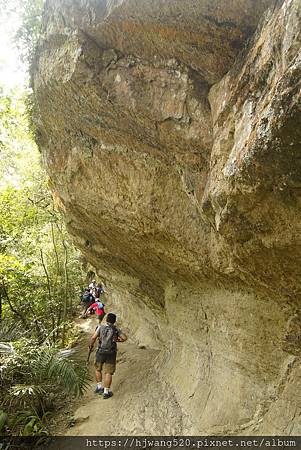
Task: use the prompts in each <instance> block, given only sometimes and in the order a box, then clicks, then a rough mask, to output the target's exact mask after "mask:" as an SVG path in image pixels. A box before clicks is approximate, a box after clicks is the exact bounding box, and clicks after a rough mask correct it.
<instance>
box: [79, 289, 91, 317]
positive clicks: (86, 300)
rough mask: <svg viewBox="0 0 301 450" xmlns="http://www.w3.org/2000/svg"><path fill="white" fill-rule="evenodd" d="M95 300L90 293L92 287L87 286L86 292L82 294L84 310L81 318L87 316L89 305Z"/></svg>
mask: <svg viewBox="0 0 301 450" xmlns="http://www.w3.org/2000/svg"><path fill="white" fill-rule="evenodd" d="M93 301H94V299H93V295H92V294H91V293H90V289H89V288H86V289H85V290H84V293H83V294H82V296H81V302H82V305H83V311H82V314H81V316H80V318H83V317H85V316H86V313H87V310H88V308H89V306H90V305H91V304H92V303H93Z"/></svg>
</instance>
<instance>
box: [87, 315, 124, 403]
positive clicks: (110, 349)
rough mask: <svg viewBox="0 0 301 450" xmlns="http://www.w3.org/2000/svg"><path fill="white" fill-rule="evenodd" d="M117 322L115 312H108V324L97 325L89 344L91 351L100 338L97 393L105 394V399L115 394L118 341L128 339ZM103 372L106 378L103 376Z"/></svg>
mask: <svg viewBox="0 0 301 450" xmlns="http://www.w3.org/2000/svg"><path fill="white" fill-rule="evenodd" d="M115 322H116V315H115V314H113V313H109V314H107V318H106V324H105V325H100V326H98V327H97V329H96V331H95V333H94V334H93V336H92V338H91V341H90V346H89V352H91V351H92V349H93V346H94V344H95V341H96V339H97V338H98V339H99V345H98V349H97V351H96V356H95V378H96V382H97V385H96V389H95V393H96V394H103V398H104V399H108V398H110V397H112V395H113V392H112V391H110V387H111V384H112V377H113V375H114V373H115V369H116V355H117V342H125V341H126V340H127V335H126V334H124V333H123V332H122V331H121V330H120V329H119V328H117V327H116V326H115ZM102 372H103V374H104V379H103V378H102Z"/></svg>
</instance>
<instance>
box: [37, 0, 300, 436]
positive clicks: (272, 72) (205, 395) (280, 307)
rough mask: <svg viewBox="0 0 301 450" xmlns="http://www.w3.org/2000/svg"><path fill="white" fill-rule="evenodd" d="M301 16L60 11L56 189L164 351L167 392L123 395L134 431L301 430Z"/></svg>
mask: <svg viewBox="0 0 301 450" xmlns="http://www.w3.org/2000/svg"><path fill="white" fill-rule="evenodd" d="M300 17H301V3H300V1H299V0H285V1H274V0H252V1H251V0H234V1H229V0H218V1H217V0H216V1H213V0H210V1H209V0H198V1H196V0H187V1H182V0H181V1H178V0H172V1H171V0H170V1H169V0H153V1H149V0H139V1H138V0H111V1H109V0H107V1H105V0H82V1H79V0H76V1H74V0H72V1H71V0H60V1H54V0H49V1H48V2H47V3H46V8H45V15H44V29H43V37H42V39H41V42H40V46H39V49H38V51H37V55H36V62H35V66H34V70H33V84H34V93H35V99H36V114H35V120H36V124H37V137H38V142H39V145H40V148H41V150H42V154H43V158H44V162H45V165H46V167H47V170H48V173H49V176H50V181H51V187H52V190H53V193H54V196H55V198H56V199H57V202H58V204H59V205H60V207H61V209H62V211H63V212H64V214H65V217H66V221H67V224H68V228H69V230H70V232H71V233H72V234H73V236H74V238H75V241H76V243H77V245H78V246H79V248H81V250H82V252H83V253H84V254H85V256H86V257H87V259H88V260H89V261H90V263H92V264H93V265H94V266H95V267H96V268H97V270H98V273H99V275H100V276H101V277H102V278H104V279H105V280H106V284H107V285H108V291H109V296H110V301H111V302H112V303H113V304H114V307H115V310H117V312H118V313H119V314H120V315H121V316H122V317H123V319H124V322H125V323H129V324H130V325H129V326H130V328H131V332H132V335H133V336H134V338H135V339H136V340H137V341H138V342H140V343H141V344H143V345H145V346H146V347H152V348H156V349H158V356H157V358H156V359H155V360H154V361H153V364H152V365H151V366H150V368H149V370H150V371H155V372H156V376H157V378H156V379H157V383H158V385H159V384H160V395H159V398H158V392H159V389H158V391H156V384H155V385H154V384H153V383H149V384H147V385H146V387H145V390H146V393H145V396H143V395H140V394H139V395H137V398H136V399H135V398H132V399H131V400H129V402H128V403H127V405H121V408H120V411H126V412H125V413H124V414H120V416H119V419H118V424H117V426H116V432H117V431H118V433H120V434H128V433H146V434H157V435H159V434H213V433H215V434H220V433H221V434H222V433H229V434H256V433H261V434H300V433H301V420H300V408H301V404H300V398H299V396H298V391H300V387H301V372H300V343H301V340H300V334H301V315H300V309H299V308H300V294H301V284H300V279H301V278H300V277H301V264H300V262H301V241H300V231H301V221H300V192H301V191H300V189H301V176H300V174H301V158H300V154H301V149H300V141H301V126H300V125H301V124H300V73H301V64H300V62H301V61H300V60H301V54H300V30H301V18H300ZM123 407H124V409H123ZM95 432H96V433H98V432H99V433H98V434H101V430H95Z"/></svg>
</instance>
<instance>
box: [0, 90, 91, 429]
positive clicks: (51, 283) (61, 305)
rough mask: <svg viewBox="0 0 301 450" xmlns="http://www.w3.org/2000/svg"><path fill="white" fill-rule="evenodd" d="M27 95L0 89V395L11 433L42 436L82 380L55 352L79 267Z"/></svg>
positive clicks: (66, 329) (66, 334)
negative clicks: (30, 118)
mask: <svg viewBox="0 0 301 450" xmlns="http://www.w3.org/2000/svg"><path fill="white" fill-rule="evenodd" d="M27 95H28V92H27V91H25V92H21V91H16V90H15V91H13V92H11V93H4V92H3V90H1V89H0V323H1V326H0V339H1V341H2V342H1V345H0V366H1V369H0V397H1V404H2V403H3V405H4V406H5V411H3V414H7V413H8V417H9V419H10V422H11V425H10V426H9V427H10V429H11V432H13V433H17V434H21V435H24V436H27V435H34V434H45V433H46V432H47V430H46V422H45V420H46V418H47V411H50V410H51V409H52V408H53V407H54V403H55V401H57V399H58V398H60V397H61V396H62V393H63V392H64V393H65V394H64V395H67V394H68V395H75V396H78V395H82V393H83V391H84V389H85V388H86V386H87V374H86V369H85V367H83V364H79V363H77V362H76V361H74V360H70V359H66V358H63V357H62V356H60V353H59V349H60V348H62V347H63V348H64V347H65V346H66V345H67V344H68V343H69V342H70V339H71V336H73V335H74V324H73V321H72V317H73V315H74V314H75V313H76V307H77V305H78V303H79V299H78V292H79V289H80V287H81V286H82V273H81V265H80V263H79V253H78V251H77V250H76V249H75V248H74V246H73V244H72V242H71V240H70V237H69V236H68V233H67V231H66V229H65V225H64V222H63V220H62V218H61V215H60V213H59V212H58V211H57V209H56V207H55V205H54V202H53V199H52V196H51V193H50V192H49V189H48V180H47V176H46V174H45V172H44V170H43V169H42V167H41V164H40V154H39V151H38V149H37V147H36V145H35V143H34V141H33V138H32V133H31V131H30V129H29V125H28V116H27V113H26V107H25V100H26V97H27ZM11 343H12V344H13V348H14V351H13V352H8V350H10V348H11V347H10V345H11ZM1 418H2V419H4V418H5V416H4V415H0V424H1V423H2V422H1ZM2 427H6V425H4V424H3V425H2Z"/></svg>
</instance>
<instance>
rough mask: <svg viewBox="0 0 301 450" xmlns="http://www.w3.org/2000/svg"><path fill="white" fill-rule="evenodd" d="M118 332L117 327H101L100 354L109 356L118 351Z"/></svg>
mask: <svg viewBox="0 0 301 450" xmlns="http://www.w3.org/2000/svg"><path fill="white" fill-rule="evenodd" d="M117 337H118V330H117V328H116V327H115V325H112V324H109V325H101V326H100V330H99V347H98V350H97V351H98V353H102V354H104V353H105V354H108V353H115V352H116V351H117V344H116V341H117Z"/></svg>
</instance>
